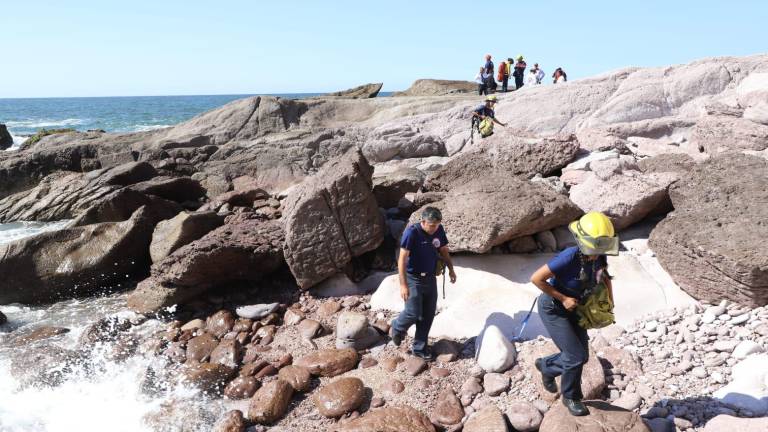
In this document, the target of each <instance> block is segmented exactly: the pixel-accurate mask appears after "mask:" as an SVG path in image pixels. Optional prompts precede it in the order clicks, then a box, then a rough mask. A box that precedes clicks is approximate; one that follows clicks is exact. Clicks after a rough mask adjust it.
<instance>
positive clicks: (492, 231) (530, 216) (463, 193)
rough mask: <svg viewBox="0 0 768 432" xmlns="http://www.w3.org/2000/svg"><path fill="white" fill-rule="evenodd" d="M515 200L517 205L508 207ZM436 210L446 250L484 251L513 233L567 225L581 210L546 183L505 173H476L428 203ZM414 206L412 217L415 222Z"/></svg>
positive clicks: (544, 229)
mask: <svg viewBox="0 0 768 432" xmlns="http://www.w3.org/2000/svg"><path fill="white" fill-rule="evenodd" d="M510 202H514V203H517V204H516V205H507V203H510ZM431 205H433V206H435V207H437V208H439V209H441V211H442V214H443V225H444V226H445V229H446V231H448V232H450V233H451V244H452V245H453V246H451V250H452V251H468V252H476V253H485V252H488V251H490V250H491V248H493V247H494V246H500V245H502V244H504V243H506V242H508V241H510V240H512V239H515V238H517V237H523V236H527V235H532V234H536V233H538V232H541V231H546V230H549V229H552V228H555V227H558V226H561V225H565V224H567V223H570V222H571V221H573V220H575V219H577V218H578V217H579V216H581V214H582V211H581V209H579V208H578V207H577V206H576V205H575V204H574V203H573V202H571V201H570V200H569V199H568V198H567V197H565V196H563V195H561V194H559V193H557V192H555V191H554V190H552V189H551V188H549V187H548V186H545V185H543V184H538V183H531V182H529V181H526V180H520V179H518V178H515V177H509V176H508V175H504V176H502V175H499V176H497V177H492V176H486V175H485V174H484V176H483V177H479V178H478V179H476V180H472V181H470V182H466V183H462V184H460V185H457V186H456V187H454V188H452V189H451V191H450V192H449V193H448V194H447V195H446V196H445V198H443V199H442V200H440V201H438V202H436V203H433V204H431ZM421 210H422V209H419V210H417V211H416V212H414V213H413V214H412V215H411V221H410V222H412V223H415V222H417V219H418V217H419V216H418V215H420V214H421Z"/></svg>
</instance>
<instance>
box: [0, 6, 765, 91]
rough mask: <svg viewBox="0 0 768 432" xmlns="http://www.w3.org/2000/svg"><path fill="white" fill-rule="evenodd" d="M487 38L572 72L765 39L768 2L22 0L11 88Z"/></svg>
mask: <svg viewBox="0 0 768 432" xmlns="http://www.w3.org/2000/svg"><path fill="white" fill-rule="evenodd" d="M624 3H627V4H624ZM630 3H631V5H630ZM483 4H484V5H485V6H481V5H483ZM486 52H488V53H491V54H493V55H494V60H497V59H500V58H506V57H508V56H516V55H517V54H524V55H525V56H526V58H527V60H528V62H529V64H532V63H533V62H534V61H536V62H539V63H540V64H541V65H542V67H543V68H544V70H545V71H546V72H551V71H552V70H553V69H554V68H555V67H557V66H562V67H563V68H564V69H565V70H566V71H567V72H568V76H569V78H570V79H574V78H579V77H585V76H589V75H593V74H596V73H599V72H604V71H608V70H612V69H617V68H620V67H624V66H661V65H668V64H677V63H685V62H688V61H690V60H694V59H697V58H701V57H710V56H721V55H738V56H741V55H749V54H757V53H765V52H768V2H767V1H764V0H763V1H737V0H732V1H727V2H726V1H707V0H699V1H673V0H667V1H655V0H654V1H649V0H642V1H632V2H619V1H591V2H588V1H576V0H572V1H568V2H565V1H551V0H550V1H544V0H542V1H526V2H522V1H499V0H496V1H488V2H484V3H480V2H474V1H468V0H464V1H418V0H410V1H394V0H391V1H382V2H370V1H364V0H356V1H321V0H316V1H308V0H306V1H292V0H281V1H274V0H272V1H227V0H220V1H218V2H214V1H206V2H202V1H197V0H187V1H176V0H152V1H147V0H131V1H119V2H118V1H104V0H100V1H90V0H59V1H41V0H25V1H20V0H14V1H10V0H9V1H4V2H3V4H2V7H1V8H0V65H2V67H1V68H0V98H2V97H45V96H114V95H169V94H241V93H294V92H324V91H332V90H340V89H343V88H348V87H352V86H355V85H358V84H362V83H366V82H383V83H384V90H385V91H392V90H401V89H404V88H406V87H408V86H409V85H410V83H411V82H413V81H414V80H415V79H417V78H445V79H466V80H471V79H472V78H473V77H474V75H475V73H476V70H477V68H478V67H479V66H480V64H481V63H482V56H483V54H485V53H486Z"/></svg>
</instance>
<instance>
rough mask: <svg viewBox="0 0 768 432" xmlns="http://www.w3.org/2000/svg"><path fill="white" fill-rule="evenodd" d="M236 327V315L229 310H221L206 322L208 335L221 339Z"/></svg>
mask: <svg viewBox="0 0 768 432" xmlns="http://www.w3.org/2000/svg"><path fill="white" fill-rule="evenodd" d="M234 326H235V314H233V313H232V312H230V311H228V310H220V311H218V312H216V313H215V314H213V315H211V316H210V317H209V318H208V319H207V320H206V322H205V327H206V330H207V331H208V333H211V334H212V335H214V336H216V337H217V338H220V337H222V336H224V335H225V334H227V333H228V332H230V331H231V330H232V327H234Z"/></svg>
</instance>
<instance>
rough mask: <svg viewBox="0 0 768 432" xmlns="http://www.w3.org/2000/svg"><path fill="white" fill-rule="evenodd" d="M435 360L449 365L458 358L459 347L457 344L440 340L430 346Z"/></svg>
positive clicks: (447, 340)
mask: <svg viewBox="0 0 768 432" xmlns="http://www.w3.org/2000/svg"><path fill="white" fill-rule="evenodd" d="M432 351H433V352H434V353H435V355H436V357H435V360H437V361H438V362H440V363H450V362H452V361H454V360H456V359H457V358H459V352H460V351H461V347H460V346H459V344H458V343H456V342H454V341H452V340H449V339H440V340H438V341H437V342H435V344H434V345H433V346H432Z"/></svg>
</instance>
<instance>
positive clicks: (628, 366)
mask: <svg viewBox="0 0 768 432" xmlns="http://www.w3.org/2000/svg"><path fill="white" fill-rule="evenodd" d="M597 354H598V356H600V357H601V358H602V359H604V360H605V361H606V362H607V365H606V367H610V369H611V370H612V371H613V372H614V374H616V373H621V374H622V375H624V376H625V377H627V378H629V379H633V378H637V377H639V376H641V375H642V374H643V367H642V365H641V364H640V363H639V362H638V361H637V360H635V358H634V357H632V353H630V352H629V351H627V350H624V349H621V348H616V347H612V346H606V347H603V348H600V351H599V352H598V353H597Z"/></svg>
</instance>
